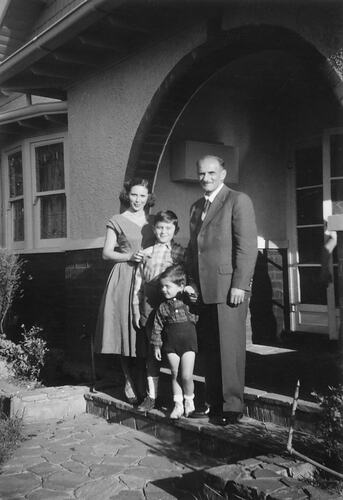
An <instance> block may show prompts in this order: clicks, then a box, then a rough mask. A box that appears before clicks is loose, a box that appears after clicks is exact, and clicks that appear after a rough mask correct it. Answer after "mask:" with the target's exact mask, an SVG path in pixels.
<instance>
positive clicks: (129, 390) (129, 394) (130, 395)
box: [124, 380, 138, 405]
mask: <svg viewBox="0 0 343 500" xmlns="http://www.w3.org/2000/svg"><path fill="white" fill-rule="evenodd" d="M124 394H125V397H126V400H127V402H128V403H130V404H132V405H135V404H137V403H138V399H137V396H136V394H135V391H134V390H133V387H132V384H131V382H130V380H126V382H125V387H124Z"/></svg>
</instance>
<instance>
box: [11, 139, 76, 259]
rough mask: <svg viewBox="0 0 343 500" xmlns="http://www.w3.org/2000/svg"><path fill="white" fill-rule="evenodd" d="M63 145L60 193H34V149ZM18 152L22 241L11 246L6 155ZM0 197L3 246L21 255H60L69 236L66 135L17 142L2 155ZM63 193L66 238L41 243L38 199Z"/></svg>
mask: <svg viewBox="0 0 343 500" xmlns="http://www.w3.org/2000/svg"><path fill="white" fill-rule="evenodd" d="M56 143H62V144H63V157H64V189H62V190H61V189H59V190H55V191H44V194H43V193H39V192H37V186H36V159H35V148H36V147H39V146H45V145H49V144H56ZM19 150H21V152H22V166H23V198H24V240H23V241H20V242H15V241H14V239H13V237H14V234H13V223H12V217H13V215H12V213H13V212H12V209H11V203H12V201H13V199H12V200H11V197H10V185H9V165H8V157H9V155H11V154H13V153H15V152H17V151H19ZM1 165H2V168H1V170H2V173H1V179H2V183H3V186H2V194H3V215H4V216H3V220H4V226H5V227H4V231H3V239H4V246H6V247H7V248H11V249H13V250H20V252H21V253H34V252H39V251H55V252H58V251H64V248H65V245H66V241H67V240H68V238H69V235H70V229H69V222H70V217H69V201H70V198H69V155H68V136H67V132H62V133H58V134H50V135H45V136H37V137H31V138H28V139H23V140H22V141H17V142H16V143H13V144H12V145H11V146H9V147H7V148H6V149H4V150H3V152H2V161H1ZM60 193H64V194H65V197H66V236H65V237H63V238H47V239H42V238H41V237H40V234H41V228H40V224H41V220H40V198H41V197H42V196H49V195H50V196H51V195H52V194H60Z"/></svg>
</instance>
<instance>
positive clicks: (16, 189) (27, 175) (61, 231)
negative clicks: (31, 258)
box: [2, 136, 68, 250]
mask: <svg viewBox="0 0 343 500" xmlns="http://www.w3.org/2000/svg"><path fill="white" fill-rule="evenodd" d="M3 160H4V161H3V165H4V169H3V170H4V171H3V173H2V174H3V184H4V187H5V191H6V192H5V193H4V194H5V200H7V211H6V214H7V217H6V246H8V247H9V248H23V249H28V250H30V249H31V250H32V249H39V248H49V247H50V248H54V249H56V247H59V246H61V245H62V244H63V242H64V241H65V239H66V238H67V234H68V230H67V191H66V187H67V186H66V163H67V162H66V140H65V137H64V136H62V137H61V136H59V137H57V136H55V137H49V138H44V139H35V140H33V139H31V140H26V141H24V142H23V143H22V144H20V145H18V146H17V147H16V148H13V149H12V150H9V151H7V152H6V153H5V158H4V159H3Z"/></svg>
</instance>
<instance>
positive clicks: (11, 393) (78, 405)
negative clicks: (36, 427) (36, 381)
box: [0, 381, 88, 423]
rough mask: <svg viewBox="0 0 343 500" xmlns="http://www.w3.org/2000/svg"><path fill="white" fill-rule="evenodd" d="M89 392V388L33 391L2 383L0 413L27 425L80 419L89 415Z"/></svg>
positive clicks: (39, 389) (78, 387) (52, 388)
mask: <svg viewBox="0 0 343 500" xmlns="http://www.w3.org/2000/svg"><path fill="white" fill-rule="evenodd" d="M86 391H88V387H85V386H68V385H66V386H60V387H41V388H36V389H29V388H25V387H18V386H16V385H14V384H10V383H8V382H5V381H1V383H0V410H1V411H2V413H3V414H4V415H6V416H8V417H13V416H18V417H20V418H22V419H23V421H24V422H25V423H33V422H41V421H43V420H48V419H51V418H58V419H59V418H65V417H71V416H76V415H80V414H81V413H84V412H85V411H86V401H85V398H84V394H85V392H86Z"/></svg>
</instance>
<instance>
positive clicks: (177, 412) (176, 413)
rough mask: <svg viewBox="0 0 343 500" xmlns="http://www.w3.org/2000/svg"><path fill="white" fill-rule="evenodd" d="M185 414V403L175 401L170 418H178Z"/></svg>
mask: <svg viewBox="0 0 343 500" xmlns="http://www.w3.org/2000/svg"><path fill="white" fill-rule="evenodd" d="M182 415H183V404H182V403H175V406H174V409H173V411H172V412H171V414H170V418H171V419H172V420H177V419H179V418H180V417H182Z"/></svg>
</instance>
